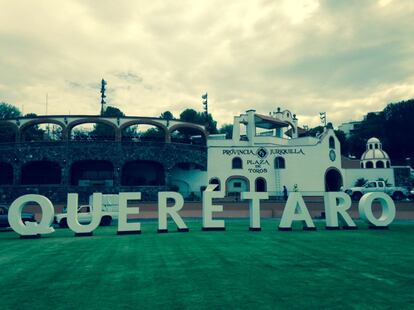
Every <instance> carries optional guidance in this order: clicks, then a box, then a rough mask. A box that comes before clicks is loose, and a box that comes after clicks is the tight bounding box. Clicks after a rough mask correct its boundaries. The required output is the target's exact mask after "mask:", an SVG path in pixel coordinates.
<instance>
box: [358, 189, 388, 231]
mask: <svg viewBox="0 0 414 310" xmlns="http://www.w3.org/2000/svg"><path fill="white" fill-rule="evenodd" d="M376 199H377V200H378V201H379V203H380V204H381V207H382V214H381V216H380V217H379V218H378V219H377V218H376V217H375V216H374V214H373V213H372V203H373V202H374V200H376ZM358 209H359V215H360V217H361V218H362V219H363V220H365V222H367V223H369V224H372V226H370V228H387V227H388V225H390V224H391V223H392V221H393V220H394V218H395V204H394V201H393V200H392V199H391V197H390V196H388V195H387V194H385V193H381V192H374V193H367V194H365V195H364V196H362V198H361V200H360V201H359V205H358Z"/></svg>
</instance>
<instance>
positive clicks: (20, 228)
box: [8, 194, 55, 238]
mask: <svg viewBox="0 0 414 310" xmlns="http://www.w3.org/2000/svg"><path fill="white" fill-rule="evenodd" d="M28 203H37V204H38V205H39V206H40V208H41V209H42V220H41V221H40V223H37V222H25V223H23V221H22V211H23V208H24V207H25V206H26V205H27V204H28ZM54 215H55V210H54V208H53V204H52V202H51V201H50V200H49V199H47V198H46V197H45V196H41V195H35V194H29V195H24V196H21V197H19V198H17V199H16V200H15V201H13V203H12V204H11V206H10V208H9V215H8V220H9V224H10V227H11V228H12V229H13V230H14V231H15V232H17V233H18V234H19V235H21V236H22V237H23V238H24V237H29V238H30V237H40V234H50V233H52V232H54V231H55V230H54V229H53V227H51V225H52V223H53V217H54Z"/></svg>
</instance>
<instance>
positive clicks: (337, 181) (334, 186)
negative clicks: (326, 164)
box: [324, 167, 343, 192]
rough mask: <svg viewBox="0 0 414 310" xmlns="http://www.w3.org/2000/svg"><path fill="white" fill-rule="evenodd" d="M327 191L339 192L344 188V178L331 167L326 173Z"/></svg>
mask: <svg viewBox="0 0 414 310" xmlns="http://www.w3.org/2000/svg"><path fill="white" fill-rule="evenodd" d="M324 179H325V191H327V192H339V191H340V190H341V187H342V186H343V177H342V174H341V172H340V171H339V170H338V169H337V168H335V167H330V168H328V169H327V170H326V171H325V178H324Z"/></svg>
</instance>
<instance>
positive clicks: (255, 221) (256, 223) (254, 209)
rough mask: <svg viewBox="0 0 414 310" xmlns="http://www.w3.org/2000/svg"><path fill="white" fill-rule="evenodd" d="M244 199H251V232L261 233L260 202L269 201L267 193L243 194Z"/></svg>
mask: <svg viewBox="0 0 414 310" xmlns="http://www.w3.org/2000/svg"><path fill="white" fill-rule="evenodd" d="M241 198H242V199H249V213H250V227H249V230H250V231H261V230H262V228H261V227H260V200H264V199H269V193H267V192H242V193H241Z"/></svg>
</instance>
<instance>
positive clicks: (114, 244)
mask: <svg viewBox="0 0 414 310" xmlns="http://www.w3.org/2000/svg"><path fill="white" fill-rule="evenodd" d="M186 222H187V224H188V225H189V227H190V232H189V233H177V232H175V231H174V232H171V233H168V234H157V232H156V223H150V222H143V223H142V230H143V233H142V234H141V235H123V236H118V235H116V227H115V226H112V227H105V228H100V229H98V230H97V231H95V234H94V236H93V237H77V238H75V237H73V233H72V232H71V231H69V230H68V229H57V230H56V232H55V233H53V234H51V235H48V236H44V237H42V238H41V239H36V240H20V239H19V238H18V236H17V235H16V234H15V233H14V232H2V233H0V268H1V269H0V279H1V286H0V308H1V309H80V308H82V309H86V308H87V309H107V308H112V309H115V308H117V309H155V308H164V309H170V308H173V309H183V308H191V309H198V308H204V309H218V308H229V307H231V308H245V309H251V308H257V309H275V308H346V309H348V308H364V309H366V308H371V309H381V308H388V309H389V308H399V309H401V308H407V309H408V308H411V309H412V307H413V306H414V223H413V222H405V223H404V222H399V223H395V224H393V225H392V226H391V228H390V230H388V231H375V230H368V229H367V228H366V226H365V225H359V226H360V229H359V230H357V231H326V230H324V229H323V224H324V223H323V222H319V223H318V228H319V229H318V231H313V232H312V231H310V232H308V231H292V232H279V231H277V230H276V227H277V224H278V222H277V221H276V220H263V221H262V227H263V231H262V232H249V231H247V229H248V221H247V220H238V221H237V220H233V221H227V222H226V228H227V231H225V232H202V231H201V220H200V221H198V220H197V221H193V222H189V221H186ZM171 228H172V226H171Z"/></svg>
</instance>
